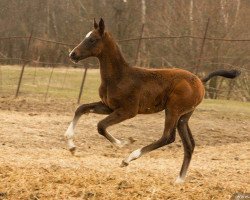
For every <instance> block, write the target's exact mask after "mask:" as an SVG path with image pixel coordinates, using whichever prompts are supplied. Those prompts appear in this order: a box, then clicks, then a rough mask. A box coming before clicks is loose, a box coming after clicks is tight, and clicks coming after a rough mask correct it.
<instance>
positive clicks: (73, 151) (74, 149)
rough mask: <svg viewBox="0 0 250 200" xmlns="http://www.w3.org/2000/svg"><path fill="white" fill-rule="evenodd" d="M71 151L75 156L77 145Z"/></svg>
mask: <svg viewBox="0 0 250 200" xmlns="http://www.w3.org/2000/svg"><path fill="white" fill-rule="evenodd" d="M69 151H70V153H71V154H72V155H73V156H74V155H75V152H76V147H71V148H70V149H69Z"/></svg>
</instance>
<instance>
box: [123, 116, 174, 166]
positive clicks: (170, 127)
mask: <svg viewBox="0 0 250 200" xmlns="http://www.w3.org/2000/svg"><path fill="white" fill-rule="evenodd" d="M165 115H166V118H165V129H164V132H163V135H162V137H161V138H160V139H159V140H157V141H156V142H153V143H151V144H149V145H147V146H145V147H142V148H140V149H137V150H135V151H133V152H132V153H131V154H130V155H129V156H128V157H127V158H125V159H124V160H123V161H122V164H121V167H124V166H127V165H128V164H129V162H130V161H132V160H135V159H137V158H139V157H141V156H142V155H143V154H146V153H148V152H150V151H153V150H155V149H158V148H160V147H162V146H164V145H167V144H170V143H172V142H174V141H175V135H176V121H177V120H178V115H177V114H170V113H169V112H166V113H165Z"/></svg>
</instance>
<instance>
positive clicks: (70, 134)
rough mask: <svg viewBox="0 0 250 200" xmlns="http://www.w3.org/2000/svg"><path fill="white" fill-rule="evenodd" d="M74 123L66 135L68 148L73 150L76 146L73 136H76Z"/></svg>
mask: <svg viewBox="0 0 250 200" xmlns="http://www.w3.org/2000/svg"><path fill="white" fill-rule="evenodd" d="M74 127H75V126H74V123H73V122H71V123H70V125H69V127H68V129H67V131H66V133H65V137H66V138H67V139H68V147H69V149H73V148H75V147H76V146H75V144H74V142H73V136H74Z"/></svg>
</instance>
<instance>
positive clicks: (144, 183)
mask: <svg viewBox="0 0 250 200" xmlns="http://www.w3.org/2000/svg"><path fill="white" fill-rule="evenodd" d="M75 108H76V105H75V104H73V103H72V102H65V101H58V102H57V101H50V102H48V103H43V102H40V101H39V100H34V99H28V100H25V99H16V100H13V99H12V98H8V97H6V98H1V100H0V121H1V122H0V199H34V200H35V199H128V200H131V199H180V200H183V199H195V200H196V199H199V200H200V199H201V200H203V199H220V200H221V199H230V197H231V196H232V195H233V194H234V193H236V192H243V193H244V192H249V191H250V189H249V181H250V170H249V164H250V163H249V159H250V157H249V152H250V148H249V147H250V142H249V141H250V140H249V139H250V135H249V130H250V123H249V116H248V113H244V112H235V113H234V112H230V113H228V114H227V113H226V112H225V113H220V112H218V111H217V110H216V109H212V108H211V109H208V108H207V109H206V108H203V107H202V106H201V107H200V108H198V109H197V111H196V112H195V113H194V115H193V118H192V119H191V120H190V126H191V129H192V130H193V135H194V138H195V140H196V144H197V145H196V149H195V152H194V156H193V159H192V162H191V166H190V168H189V172H188V175H187V179H186V182H185V183H184V184H182V185H175V184H174V180H175V178H176V177H177V175H178V173H179V170H180V167H181V164H182V159H183V149H182V144H181V142H180V138H179V136H178V137H177V139H176V142H175V143H173V144H171V145H169V146H166V147H163V148H161V149H158V150H156V151H154V152H151V153H149V154H147V155H145V156H143V157H141V158H140V159H138V160H136V161H133V162H131V164H130V165H129V166H128V167H126V168H120V167H119V166H120V163H121V161H122V159H123V158H124V157H126V156H127V155H128V154H129V153H130V152H131V151H133V150H135V149H137V148H139V147H142V146H144V145H146V144H149V143H150V142H152V141H154V140H156V139H158V138H159V137H160V135H161V133H162V131H163V124H164V113H163V112H161V113H157V114H152V115H139V116H137V117H135V118H133V119H131V120H128V121H126V122H124V123H121V124H119V125H115V126H113V127H111V128H109V131H110V132H111V133H112V134H113V135H114V136H116V137H117V138H124V139H127V138H129V137H132V138H133V139H135V140H136V142H134V143H133V144H130V145H128V146H126V147H124V148H122V149H118V148H115V147H113V146H112V145H111V144H110V143H109V142H108V141H107V140H106V139H104V138H103V137H102V136H100V135H98V133H97V130H96V124H97V122H98V121H99V120H100V119H102V118H103V117H104V116H100V115H95V114H89V115H86V116H83V117H82V118H81V120H80V121H79V124H78V126H77V129H76V133H77V134H76V136H75V142H76V144H77V146H78V149H77V152H76V155H75V156H71V154H70V153H69V152H68V150H67V148H66V142H65V139H64V137H63V135H64V132H65V130H66V129H67V126H68V125H69V122H70V121H71V119H72V115H73V112H74V109H75Z"/></svg>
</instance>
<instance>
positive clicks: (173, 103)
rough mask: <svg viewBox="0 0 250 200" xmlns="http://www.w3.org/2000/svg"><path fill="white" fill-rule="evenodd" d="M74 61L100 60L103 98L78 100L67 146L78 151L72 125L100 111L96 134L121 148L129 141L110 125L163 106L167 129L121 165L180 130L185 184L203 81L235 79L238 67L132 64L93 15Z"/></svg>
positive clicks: (171, 138)
mask: <svg viewBox="0 0 250 200" xmlns="http://www.w3.org/2000/svg"><path fill="white" fill-rule="evenodd" d="M69 57H70V59H71V60H72V61H73V62H75V63H76V62H78V61H80V60H83V59H85V58H88V57H96V58H98V60H99V63H100V75H101V84H100V87H99V96H100V99H101V101H99V102H94V103H89V104H83V105H80V106H79V107H78V108H77V109H76V111H75V115H74V118H73V120H72V122H71V123H70V125H69V127H68V129H67V131H66V133H65V136H66V139H67V143H68V148H69V150H70V151H71V153H72V154H73V155H74V153H75V151H76V146H75V144H74V141H73V136H74V128H75V126H76V124H77V121H78V120H79V118H80V117H81V115H83V114H87V113H97V114H105V115H108V116H107V117H106V118H104V119H103V120H101V121H100V122H98V124H97V130H98V133H99V134H101V135H102V136H104V137H106V138H107V139H108V140H109V141H110V142H111V143H112V144H113V145H115V146H117V147H123V146H124V145H126V144H127V143H128V142H127V141H121V140H119V139H117V138H115V137H114V136H112V135H111V134H110V133H108V132H107V130H106V129H107V128H108V127H110V126H112V125H114V124H117V123H120V122H122V121H124V120H127V119H130V118H133V117H135V116H136V115H137V114H151V113H156V112H160V111H163V110H165V128H164V131H163V134H162V136H161V138H160V139H158V140H157V141H155V142H153V143H151V144H149V145H147V146H144V147H142V148H139V149H137V150H135V151H133V152H132V153H131V154H130V155H129V156H128V157H126V158H125V159H124V160H123V161H122V164H121V167H125V166H128V165H129V163H130V162H131V161H132V160H135V159H137V158H139V157H140V156H142V155H144V154H146V153H148V152H150V151H153V150H155V149H157V148H160V147H162V146H164V145H168V144H170V143H173V142H174V141H175V137H176V129H177V130H178V132H179V135H180V138H181V140H182V143H183V147H184V159H183V163H182V167H181V170H180V173H179V176H178V177H177V179H176V183H183V182H184V179H185V177H186V173H187V170H188V167H189V164H190V161H191V158H192V154H193V151H194V148H195V141H194V139H193V136H192V133H191V130H190V128H189V125H188V121H189V119H190V117H191V115H192V114H193V112H194V110H195V108H196V107H197V106H198V105H199V104H200V103H201V101H202V100H203V97H204V93H205V90H204V84H205V83H206V82H207V81H208V80H210V79H211V78H212V77H214V76H222V77H226V78H235V77H237V76H238V75H239V74H240V72H239V71H237V70H217V71H214V72H212V73H211V74H209V75H208V76H207V77H205V78H203V79H200V78H198V77H197V76H196V75H195V74H193V73H191V72H189V71H186V70H183V69H178V68H171V69H145V68H139V67H131V66H130V65H129V64H128V63H127V62H126V60H125V59H124V57H123V55H122V53H121V51H120V49H119V47H118V45H117V43H116V42H115V40H114V38H113V37H112V35H111V33H109V32H107V31H106V30H105V24H104V20H103V19H102V18H101V19H100V21H99V23H98V24H97V22H96V21H95V19H94V28H93V30H92V31H90V32H89V33H88V34H87V35H86V36H85V38H84V39H83V41H82V42H81V43H80V44H79V45H77V46H76V47H75V48H74V49H73V50H72V51H71V52H70V54H69Z"/></svg>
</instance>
